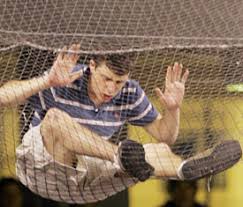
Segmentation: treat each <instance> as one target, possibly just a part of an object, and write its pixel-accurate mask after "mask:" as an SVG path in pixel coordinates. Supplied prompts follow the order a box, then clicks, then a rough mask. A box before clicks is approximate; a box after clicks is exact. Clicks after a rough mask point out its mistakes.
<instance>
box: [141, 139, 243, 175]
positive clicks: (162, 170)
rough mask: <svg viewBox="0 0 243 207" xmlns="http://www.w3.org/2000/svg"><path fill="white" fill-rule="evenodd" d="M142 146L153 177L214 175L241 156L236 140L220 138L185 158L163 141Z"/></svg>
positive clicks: (234, 162)
mask: <svg viewBox="0 0 243 207" xmlns="http://www.w3.org/2000/svg"><path fill="white" fill-rule="evenodd" d="M144 148H145V152H146V160H147V162H148V163H150V164H151V165H152V166H153V167H154V168H155V171H154V176H155V177H163V178H165V177H167V178H168V179H171V178H174V179H180V180H195V179H200V178H202V177H206V176H210V175H215V174H217V173H220V172H222V171H224V170H226V169H228V168H230V167H232V166H233V165H234V164H236V163H237V162H238V161H239V160H240V158H241V156H242V150H241V146H240V144H239V142H238V141H236V140H222V141H221V142H219V143H218V144H216V145H215V146H214V147H213V148H211V149H208V150H206V151H203V152H200V153H198V154H197V155H195V156H193V157H191V158H189V159H187V160H181V159H180V158H179V157H178V156H176V155H174V154H173V153H172V152H171V151H170V148H169V147H168V146H167V145H165V144H163V143H160V144H147V145H145V146H144Z"/></svg>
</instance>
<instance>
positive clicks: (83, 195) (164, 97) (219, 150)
mask: <svg viewBox="0 0 243 207" xmlns="http://www.w3.org/2000/svg"><path fill="white" fill-rule="evenodd" d="M79 48H80V46H79V45H76V44H74V45H72V46H71V47H70V48H69V53H68V52H67V48H63V51H62V52H60V53H59V54H58V56H57V58H56V60H55V62H54V64H53V66H52V68H51V69H50V70H49V72H48V73H46V74H44V75H43V76H41V77H36V78H33V79H30V80H25V81H10V82H8V83H6V84H5V85H3V86H2V87H1V89H0V97H1V99H0V101H1V106H6V105H13V104H19V103H22V102H24V101H28V102H29V103H30V105H31V106H32V108H33V109H34V111H35V112H34V116H33V118H32V122H31V126H30V129H29V131H28V132H27V133H26V134H25V136H24V138H23V140H22V144H21V145H20V146H19V147H18V148H17V176H18V178H19V179H20V181H21V182H22V183H23V184H24V185H26V186H28V188H29V189H31V190H32V191H33V192H35V193H37V194H39V195H41V196H43V197H46V198H50V199H53V200H57V201H64V202H68V203H89V202H96V201H98V200H103V199H105V198H107V197H109V196H111V195H113V194H115V193H117V192H119V191H121V190H124V189H125V188H126V187H129V186H132V185H134V184H135V183H137V182H139V181H145V180H147V179H149V178H150V177H156V178H168V179H178V180H194V179H199V178H202V177H205V176H208V175H213V174H216V173H218V172H221V171H223V170H225V169H227V168H229V167H231V166H232V165H234V164H235V163H236V162H237V161H238V160H239V159H240V157H241V149H240V146H239V144H238V142H237V141H222V142H220V143H218V144H217V145H216V146H215V147H214V148H212V149H210V150H208V151H206V152H203V153H201V154H198V155H197V156H195V157H192V158H190V159H188V160H182V159H181V158H180V157H178V156H176V155H175V154H173V153H172V151H171V150H170V147H169V145H172V144H173V143H174V142H175V141H176V138H177V135H178V128H179V114H180V107H181V104H182V100H183V96H184V89H185V83H186V80H187V77H188V74H189V72H188V70H186V71H185V72H184V73H182V66H181V65H179V64H177V63H175V64H174V66H173V67H168V69H167V74H166V81H165V91H164V92H162V91H161V90H160V89H158V88H157V89H156V94H157V96H158V99H159V102H160V103H161V106H162V105H163V107H164V108H165V113H164V114H163V116H162V115H161V114H159V113H158V112H157V111H156V109H155V108H154V107H153V105H152V104H151V103H150V102H149V100H148V98H147V96H146V95H145V93H144V91H143V90H142V89H141V87H140V86H139V84H138V83H137V82H135V81H133V80H130V79H129V68H130V66H131V60H130V59H129V57H126V56H125V55H106V56H103V55H100V56H94V57H93V58H91V60H90V63H89V65H88V66H85V65H80V64H77V61H78V59H79V55H78V53H77V52H78V51H79ZM70 51H72V52H70ZM125 122H128V123H129V124H132V125H138V126H141V127H143V128H144V129H145V130H146V131H147V132H148V133H149V134H151V135H152V136H153V137H154V138H156V139H157V140H158V143H149V144H145V145H142V144H140V143H138V142H136V141H132V140H129V139H125V140H124V141H121V142H120V143H119V145H118V146H117V145H115V144H113V143H112V142H110V141H109V137H111V136H112V135H113V134H114V133H115V132H116V131H118V130H119V129H120V128H121V127H122V125H123V124H124V123H125Z"/></svg>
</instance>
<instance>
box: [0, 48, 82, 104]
mask: <svg viewBox="0 0 243 207" xmlns="http://www.w3.org/2000/svg"><path fill="white" fill-rule="evenodd" d="M79 49H80V45H79V44H73V45H72V46H71V47H70V48H69V50H68V48H67V47H64V48H63V49H62V51H61V52H60V53H59V54H58V56H57V58H56V60H55V61H54V63H53V66H52V67H51V70H50V71H49V73H48V74H46V75H43V76H41V77H37V78H32V79H30V80H22V81H19V80H13V81H9V82H7V83H6V84H4V85H3V86H2V87H1V88H0V107H4V106H12V105H16V104H20V103H23V102H24V101H25V100H26V99H27V98H29V97H30V96H32V95H34V94H36V93H38V92H39V91H42V90H44V89H47V88H50V87H62V86H66V85H68V84H70V83H72V82H73V81H75V80H76V79H77V78H79V77H80V76H82V74H83V71H82V70H79V71H76V72H73V71H72V70H73V68H74V67H75V65H76V64H77V60H78V59H79V54H77V53H76V52H78V51H79ZM68 51H69V52H68Z"/></svg>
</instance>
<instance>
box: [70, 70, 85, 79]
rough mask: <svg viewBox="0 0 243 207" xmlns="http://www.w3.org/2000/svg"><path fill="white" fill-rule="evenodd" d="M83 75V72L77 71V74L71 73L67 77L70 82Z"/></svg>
mask: <svg viewBox="0 0 243 207" xmlns="http://www.w3.org/2000/svg"><path fill="white" fill-rule="evenodd" d="M82 75H83V71H82V70H79V71H77V72H74V73H71V74H70V75H69V77H70V79H71V82H73V81H75V80H76V79H78V78H79V77H81V76H82Z"/></svg>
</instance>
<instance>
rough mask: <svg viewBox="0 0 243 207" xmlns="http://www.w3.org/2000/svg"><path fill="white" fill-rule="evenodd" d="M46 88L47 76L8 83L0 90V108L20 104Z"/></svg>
mask: <svg viewBox="0 0 243 207" xmlns="http://www.w3.org/2000/svg"><path fill="white" fill-rule="evenodd" d="M47 88H49V84H48V76H47V75H45V76H41V77H37V78H32V79H30V80H12V81H9V82H7V83H5V84H4V85H3V86H2V87H1V88H0V107H4V106H14V105H17V104H21V103H23V102H24V101H25V100H26V99H27V98H29V97H30V96H32V95H34V94H36V93H38V92H39V91H42V90H44V89H47Z"/></svg>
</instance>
